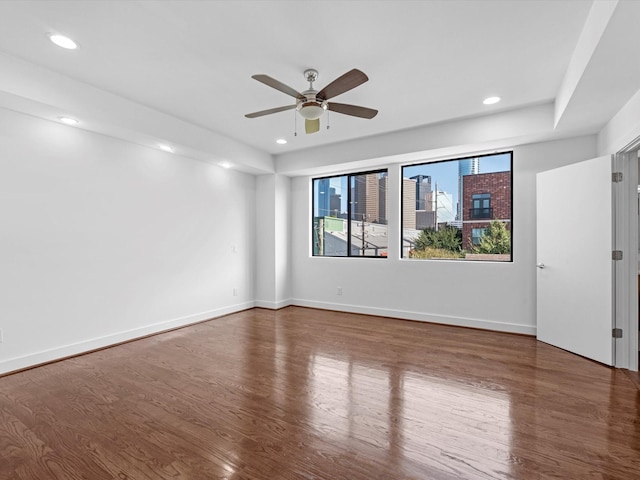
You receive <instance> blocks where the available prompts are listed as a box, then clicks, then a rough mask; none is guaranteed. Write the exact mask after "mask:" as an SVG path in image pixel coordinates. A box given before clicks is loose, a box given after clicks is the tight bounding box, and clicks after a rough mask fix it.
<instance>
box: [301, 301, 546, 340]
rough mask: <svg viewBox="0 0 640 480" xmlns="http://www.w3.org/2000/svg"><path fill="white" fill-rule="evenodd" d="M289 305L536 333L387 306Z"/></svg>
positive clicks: (511, 325) (524, 328)
mask: <svg viewBox="0 0 640 480" xmlns="http://www.w3.org/2000/svg"><path fill="white" fill-rule="evenodd" d="M291 305H296V306H300V307H310V308H319V309H322V310H337V311H340V312H349V313H362V314H365V315H377V316H381V317H392V318H400V319H403V320H415V321H419V322H430V323H440V324H444V325H453V326H457V327H471V328H479V329H482V330H494V331H499V332H508V333H520V334H524V335H534V336H535V334H536V327H535V326H532V325H520V324H517V323H506V322H496V321H494V320H484V319H480V318H466V317H453V316H449V315H436V314H431V313H421V312H411V311H405V310H392V309H387V308H376V307H363V306H360V305H348V304H344V303H326V302H316V301H312V300H302V299H298V298H294V299H292V300H291Z"/></svg>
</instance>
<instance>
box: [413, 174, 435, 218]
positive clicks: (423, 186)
mask: <svg viewBox="0 0 640 480" xmlns="http://www.w3.org/2000/svg"><path fill="white" fill-rule="evenodd" d="M411 180H415V182H416V210H426V211H431V210H433V205H432V198H431V177H430V176H429V175H415V176H413V177H411Z"/></svg>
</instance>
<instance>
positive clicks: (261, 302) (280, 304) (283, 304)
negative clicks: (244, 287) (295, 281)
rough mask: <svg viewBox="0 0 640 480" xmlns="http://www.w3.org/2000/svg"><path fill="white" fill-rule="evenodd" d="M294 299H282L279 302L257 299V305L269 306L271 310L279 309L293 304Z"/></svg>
mask: <svg viewBox="0 0 640 480" xmlns="http://www.w3.org/2000/svg"><path fill="white" fill-rule="evenodd" d="M292 302H293V300H291V299H290V298H287V299H286V300H280V301H278V302H268V301H266V300H256V301H255V302H254V303H255V306H256V307H260V308H268V309H270V310H279V309H280V308H284V307H288V306H289V305H293V303H292Z"/></svg>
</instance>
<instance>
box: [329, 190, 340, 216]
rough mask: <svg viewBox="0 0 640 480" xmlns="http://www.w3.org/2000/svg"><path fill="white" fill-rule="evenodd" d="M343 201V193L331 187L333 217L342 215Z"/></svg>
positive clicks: (330, 200)
mask: <svg viewBox="0 0 640 480" xmlns="http://www.w3.org/2000/svg"><path fill="white" fill-rule="evenodd" d="M341 203H342V195H340V194H339V193H336V189H335V188H333V187H331V188H330V189H329V209H330V215H331V216H333V217H339V216H340V213H341V212H340V207H341Z"/></svg>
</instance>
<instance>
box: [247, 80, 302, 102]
mask: <svg viewBox="0 0 640 480" xmlns="http://www.w3.org/2000/svg"><path fill="white" fill-rule="evenodd" d="M251 78H254V79H256V80H257V81H259V82H261V83H264V84H265V85H268V86H269V87H271V88H275V89H276V90H280V91H281V92H282V93H286V94H287V95H291V96H292V97H293V98H297V99H300V100H304V99H305V96H304V95H302V94H301V93H300V92H298V91H297V90H294V89H293V88H291V87H290V86H289V85H285V84H284V83H282V82H280V81H278V80H276V79H275V78H271V77H270V76H269V75H252V76H251Z"/></svg>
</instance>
